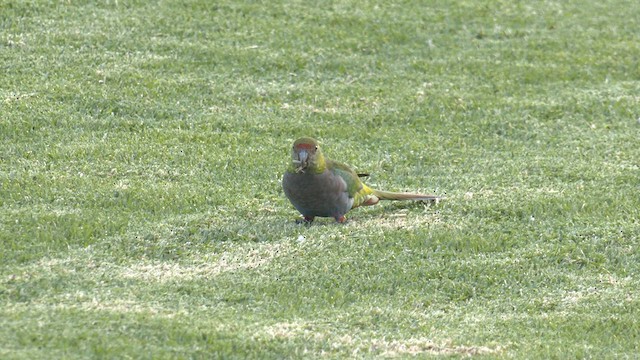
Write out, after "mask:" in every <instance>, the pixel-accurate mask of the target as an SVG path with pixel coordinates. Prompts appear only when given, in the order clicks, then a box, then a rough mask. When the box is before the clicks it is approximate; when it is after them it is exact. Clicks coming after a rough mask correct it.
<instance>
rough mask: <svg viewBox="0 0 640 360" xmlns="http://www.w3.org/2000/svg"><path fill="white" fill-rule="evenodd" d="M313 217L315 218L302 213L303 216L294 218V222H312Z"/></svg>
mask: <svg viewBox="0 0 640 360" xmlns="http://www.w3.org/2000/svg"><path fill="white" fill-rule="evenodd" d="M313 219H315V216H306V215H303V218H302V219H298V220H296V223H297V224H311V223H312V222H313Z"/></svg>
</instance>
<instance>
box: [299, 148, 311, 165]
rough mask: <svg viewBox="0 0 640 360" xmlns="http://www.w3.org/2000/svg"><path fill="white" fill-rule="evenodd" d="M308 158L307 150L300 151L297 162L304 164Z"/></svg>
mask: <svg viewBox="0 0 640 360" xmlns="http://www.w3.org/2000/svg"><path fill="white" fill-rule="evenodd" d="M308 157H309V153H308V152H307V150H300V151H299V152H298V161H300V162H301V163H306V162H307V158H308Z"/></svg>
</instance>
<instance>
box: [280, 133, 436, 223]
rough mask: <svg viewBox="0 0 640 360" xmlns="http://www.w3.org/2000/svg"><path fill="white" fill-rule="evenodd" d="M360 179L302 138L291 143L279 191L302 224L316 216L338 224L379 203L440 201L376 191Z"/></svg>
mask: <svg viewBox="0 0 640 360" xmlns="http://www.w3.org/2000/svg"><path fill="white" fill-rule="evenodd" d="M360 176H362V174H361V175H360ZM360 176H359V175H358V174H357V173H356V172H355V171H353V170H352V169H351V168H350V167H349V166H347V165H345V164H343V163H340V162H337V161H334V160H331V159H328V158H326V157H325V156H324V155H323V154H322V150H320V145H319V144H318V142H317V141H316V140H315V139H312V138H309V137H303V138H300V139H298V140H296V141H295V142H294V143H293V148H292V149H291V163H290V164H289V166H288V168H287V171H286V172H285V173H284V177H283V179H282V188H283V189H284V193H285V195H286V196H287V198H288V199H289V201H291V204H293V206H294V207H295V208H296V209H297V210H298V211H299V212H300V213H301V214H302V216H303V218H304V221H305V222H312V221H313V219H314V218H315V217H316V216H319V217H332V218H335V219H336V221H337V222H340V223H342V222H345V220H346V219H345V217H344V215H345V214H346V213H347V212H348V211H349V210H351V209H354V208H357V207H358V206H369V205H375V204H377V203H378V201H380V200H422V201H437V200H440V199H442V197H440V196H436V195H425V194H414V193H399V192H390V191H382V190H376V189H373V188H370V187H369V186H367V185H365V184H364V183H363V182H362V181H360Z"/></svg>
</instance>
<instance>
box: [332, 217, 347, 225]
mask: <svg viewBox="0 0 640 360" xmlns="http://www.w3.org/2000/svg"><path fill="white" fill-rule="evenodd" d="M334 217H335V219H336V222H339V223H341V224H344V223H345V222H346V221H347V218H346V217H344V215H338V216H334Z"/></svg>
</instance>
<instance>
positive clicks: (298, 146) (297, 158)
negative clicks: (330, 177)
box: [291, 137, 326, 173]
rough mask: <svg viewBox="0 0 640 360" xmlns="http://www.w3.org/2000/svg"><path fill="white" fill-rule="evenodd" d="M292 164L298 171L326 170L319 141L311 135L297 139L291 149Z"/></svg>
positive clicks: (319, 171) (318, 171) (314, 171)
mask: <svg viewBox="0 0 640 360" xmlns="http://www.w3.org/2000/svg"><path fill="white" fill-rule="evenodd" d="M291 165H292V168H293V170H294V172H296V173H301V172H303V173H306V172H309V173H321V172H324V170H325V166H326V165H325V160H324V156H323V155H322V151H321V150H320V145H319V144H318V142H317V141H316V140H315V139H312V138H310V137H303V138H300V139H298V140H296V141H295V142H294V143H293V148H292V149H291Z"/></svg>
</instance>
